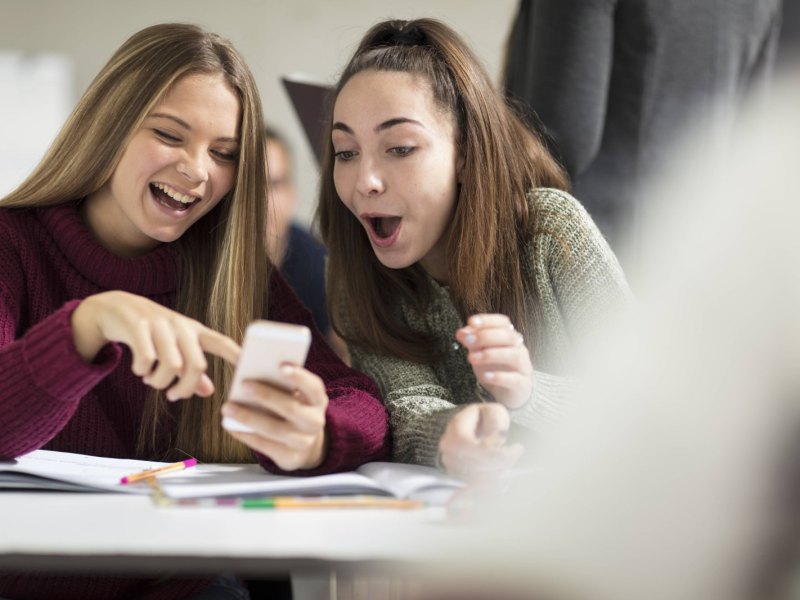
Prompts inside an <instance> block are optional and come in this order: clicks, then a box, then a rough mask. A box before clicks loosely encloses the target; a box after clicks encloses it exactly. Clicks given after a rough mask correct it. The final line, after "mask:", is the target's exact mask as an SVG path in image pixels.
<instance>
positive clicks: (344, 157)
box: [333, 150, 356, 162]
mask: <svg viewBox="0 0 800 600" xmlns="http://www.w3.org/2000/svg"><path fill="white" fill-rule="evenodd" d="M333 156H334V158H335V159H336V160H341V161H345V162H347V161H348V160H353V159H354V158H355V157H356V153H355V152H353V151H352V150H342V151H341V152H336V153H334V155H333Z"/></svg>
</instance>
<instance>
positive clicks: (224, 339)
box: [198, 327, 241, 365]
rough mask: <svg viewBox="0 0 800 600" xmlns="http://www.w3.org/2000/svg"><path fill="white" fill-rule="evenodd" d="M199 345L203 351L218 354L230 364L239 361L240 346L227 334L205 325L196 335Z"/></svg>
mask: <svg viewBox="0 0 800 600" xmlns="http://www.w3.org/2000/svg"><path fill="white" fill-rule="evenodd" d="M198 339H199V340H200V346H201V347H202V348H203V350H204V351H205V352H210V353H211V354H213V355H214V356H219V357H220V358H222V359H223V360H226V361H228V362H229V363H231V364H232V365H235V364H236V363H237V362H239V354H240V352H241V347H240V346H239V344H237V343H236V342H234V341H233V340H232V339H231V338H229V337H228V336H227V335H223V334H222V333H219V332H218V331H214V330H213V329H208V328H207V327H206V328H204V329H203V330H201V331H200V335H199V336H198Z"/></svg>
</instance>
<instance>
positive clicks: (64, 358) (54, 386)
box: [0, 301, 120, 459]
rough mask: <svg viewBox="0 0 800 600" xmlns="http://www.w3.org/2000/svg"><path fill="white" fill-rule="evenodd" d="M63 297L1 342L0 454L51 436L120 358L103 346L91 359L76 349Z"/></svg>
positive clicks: (37, 444) (19, 450)
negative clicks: (49, 312)
mask: <svg viewBox="0 0 800 600" xmlns="http://www.w3.org/2000/svg"><path fill="white" fill-rule="evenodd" d="M77 305H78V301H73V302H68V303H67V304H65V305H64V306H63V307H61V308H60V309H58V310H57V311H56V312H54V313H53V314H52V315H50V316H49V317H48V318H46V319H44V320H43V321H41V322H39V323H37V324H36V325H35V326H33V327H31V328H30V329H29V330H28V331H27V332H25V334H24V335H23V336H22V337H20V338H19V339H16V340H13V339H11V340H9V339H6V340H4V341H3V344H2V348H0V373H2V375H1V376H0V386H2V392H0V459H10V458H15V457H17V456H20V455H22V454H25V453H27V452H30V451H32V450H35V449H38V448H41V447H42V446H43V445H44V444H46V443H47V442H48V441H49V440H51V439H52V438H53V437H55V435H56V434H58V432H59V431H61V429H62V428H63V427H64V426H65V425H66V423H67V422H68V421H69V419H70V418H71V417H72V415H73V414H74V412H75V410H76V409H77V407H78V404H79V402H80V400H81V398H83V397H84V396H85V395H86V394H87V393H88V392H89V390H91V389H92V388H93V387H94V386H95V385H96V384H97V383H98V382H99V381H100V380H101V379H103V378H104V377H105V376H106V375H107V374H108V373H109V372H111V371H112V370H113V369H114V367H115V366H116V365H117V363H118V361H119V355H120V351H119V349H118V348H116V347H115V346H107V347H106V348H105V349H104V350H103V351H101V352H100V354H98V355H97V357H96V360H95V362H94V363H92V364H87V363H86V362H84V361H83V359H82V358H81V356H80V354H78V352H77V350H76V348H75V344H74V342H73V337H72V329H71V325H70V317H71V315H72V312H73V310H74V309H75V307H76V306H77Z"/></svg>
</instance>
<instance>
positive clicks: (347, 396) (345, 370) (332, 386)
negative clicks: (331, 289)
mask: <svg viewBox="0 0 800 600" xmlns="http://www.w3.org/2000/svg"><path fill="white" fill-rule="evenodd" d="M269 298H270V300H269V302H270V304H269V312H268V317H269V318H270V319H271V320H274V321H283V322H287V323H297V324H300V325H305V326H306V327H308V328H309V329H310V330H311V332H312V340H311V348H310V350H309V353H308V357H307V359H306V365H305V367H306V368H307V369H308V370H309V371H311V372H312V373H315V374H316V375H318V376H319V377H321V378H322V380H323V381H324V382H325V391H326V392H327V393H328V400H329V402H328V409H327V412H326V414H325V420H326V424H325V428H326V433H327V438H328V447H327V452H326V455H325V458H324V460H323V461H322V464H320V465H319V466H318V467H316V468H314V469H306V470H300V471H295V472H293V473H292V474H294V475H321V474H325V473H334V472H340V471H351V470H353V469H355V468H357V467H359V466H360V465H362V464H364V463H366V462H370V461H380V460H389V457H390V456H391V440H390V436H389V420H388V416H387V414H386V409H385V408H384V406H383V403H382V402H381V400H380V395H379V393H378V389H377V388H376V386H375V383H374V382H373V381H372V380H371V379H370V378H369V377H367V376H366V375H364V374H363V373H359V372H358V371H356V370H354V369H351V368H350V367H348V366H347V365H345V364H344V363H343V362H342V361H341V359H340V358H339V357H338V356H337V355H336V353H335V352H334V351H333V350H332V349H331V348H330V346H328V344H327V342H326V341H325V340H324V338H323V337H322V335H321V334H320V332H319V330H318V329H317V328H316V326H315V325H314V322H313V319H312V317H311V313H310V312H309V311H308V309H307V308H306V307H304V306H303V305H302V304H301V302H300V300H298V298H297V296H296V295H295V293H294V292H293V291H292V290H291V288H290V287H289V285H288V284H287V283H286V281H285V279H284V278H283V276H282V275H281V274H280V273H278V271H277V270H275V271H273V274H272V277H271V280H270V292H269ZM258 460H259V462H260V463H261V464H262V466H264V467H265V468H266V469H268V470H270V471H274V472H280V469H279V468H278V467H277V465H275V464H274V463H273V462H272V461H271V460H269V459H268V458H266V457H264V456H261V455H259V456H258Z"/></svg>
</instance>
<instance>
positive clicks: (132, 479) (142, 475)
mask: <svg viewBox="0 0 800 600" xmlns="http://www.w3.org/2000/svg"><path fill="white" fill-rule="evenodd" d="M196 464H197V459H196V458H187V459H186V460H182V461H180V462H176V463H172V464H171V465H164V466H163V467H158V468H157V469H145V470H144V471H140V472H139V473H133V474H132V475H127V476H125V477H123V478H122V479H120V480H119V482H120V483H122V484H127V483H136V482H137V481H143V480H145V479H149V478H150V477H155V476H156V475H161V474H163V473H172V472H173V471H183V470H184V469H188V468H189V467H193V466H195V465H196Z"/></svg>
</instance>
